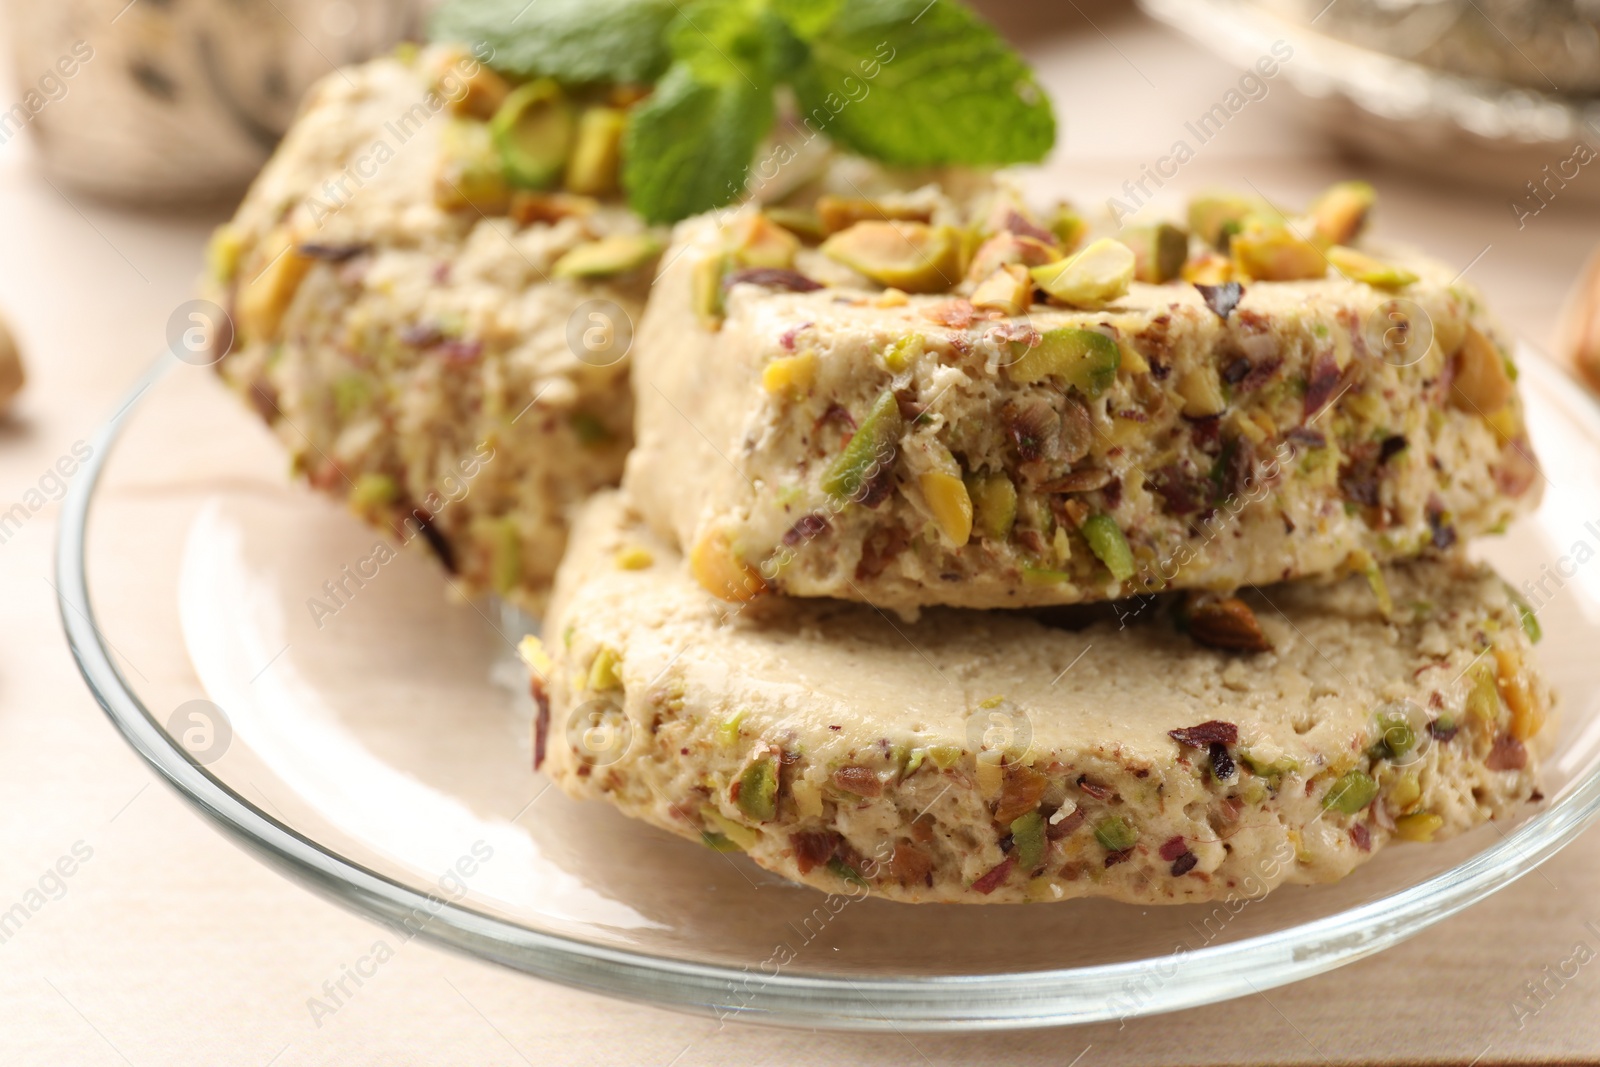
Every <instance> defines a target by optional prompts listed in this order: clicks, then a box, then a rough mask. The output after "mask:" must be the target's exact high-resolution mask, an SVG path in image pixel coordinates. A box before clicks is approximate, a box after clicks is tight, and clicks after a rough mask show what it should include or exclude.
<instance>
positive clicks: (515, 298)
mask: <svg viewBox="0 0 1600 1067" xmlns="http://www.w3.org/2000/svg"><path fill="white" fill-rule="evenodd" d="M636 95H637V94H632V96H636ZM631 98H632V97H631V96H630V94H627V93H618V92H615V91H610V90H606V89H604V88H597V89H593V90H586V91H585V92H584V93H582V94H575V93H567V92H565V91H563V90H562V89H561V88H560V87H558V86H556V85H555V84H554V83H552V82H547V81H541V82H531V83H528V84H527V85H524V86H520V87H514V86H512V85H511V84H509V83H508V82H506V81H504V80H503V79H501V77H500V76H499V75H497V74H496V73H495V72H493V71H492V70H490V69H489V68H488V67H486V66H483V65H482V64H480V63H479V62H478V61H477V60H476V59H475V58H474V57H473V56H472V55H471V54H469V53H467V52H466V51H464V50H462V49H455V48H449V47H441V46H436V47H431V48H428V49H426V50H423V51H420V52H414V51H413V52H408V53H405V54H401V55H397V56H395V57H391V58H385V59H378V60H375V61H373V62H370V63H367V64H364V65H361V66H356V67H350V68H346V69H343V70H340V71H338V72H335V73H333V74H330V75H329V76H328V77H326V78H325V79H323V81H322V82H321V83H319V84H318V85H317V86H316V87H315V88H314V89H313V90H312V92H311V94H310V96H309V98H308V99H307V101H306V103H305V105H304V109H303V111H302V114H301V115H300V117H299V119H298V120H297V122H296V123H295V125H294V127H293V128H292V129H291V130H290V131H289V133H288V135H287V136H286V137H285V138H284V140H283V143H282V144H281V145H280V147H279V148H278V150H277V153H276V154H275V155H274V157H273V158H272V160H271V162H269V163H268V164H267V166H266V168H265V170H263V172H262V173H261V175H260V177H259V178H258V179H257V180H256V182H255V184H254V186H253V187H252V188H251V190H250V191H249V193H248V195H247V196H246V197H245V199H244V202H243V203H242V204H241V205H240V207H239V209H238V213H237V214H236V216H235V217H234V219H233V220H232V221H231V222H230V223H228V224H227V225H225V226H223V227H222V228H221V229H220V230H219V231H218V233H217V235H216V237H215V239H214V241H213V243H212V254H211V265H210V271H209V280H208V292H209V294H210V295H211V296H212V298H213V299H215V300H216V301H217V302H218V303H220V304H222V305H223V306H224V307H225V308H226V309H227V310H228V312H229V314H230V316H231V317H232V320H233V323H234V326H235V331H236V337H235V339H234V344H233V348H232V351H231V352H230V353H229V354H228V355H227V356H226V357H225V359H224V360H223V362H222V364H221V370H222V373H223V375H224V377H225V378H226V379H227V380H228V381H229V382H231V383H232V384H234V385H235V386H236V387H237V388H238V389H239V390H240V391H241V392H243V393H244V394H245V395H246V397H247V398H248V399H249V400H250V402H251V403H252V404H253V405H254V406H255V407H256V408H257V409H258V410H259V412H260V413H261V415H262V416H263V417H264V418H265V419H266V420H267V421H268V422H269V423H270V424H271V425H272V427H273V428H274V429H275V430H276V431H277V433H278V435H279V436H280V437H281V438H282V440H283V441H284V443H285V445H286V446H287V447H288V449H289V450H290V452H291V453H292V455H293V462H294V465H295V467H296V469H297V470H298V471H300V472H302V473H303V474H304V475H305V476H306V477H307V478H308V479H309V480H310V482H311V483H312V484H313V485H315V486H316V487H318V488H319V489H322V490H325V491H327V492H329V493H331V494H334V495H336V496H339V497H342V498H345V499H347V500H349V502H350V503H351V505H352V506H353V507H354V508H355V509H356V510H357V511H359V512H360V513H362V514H363V515H365V516H367V517H368V518H370V519H371V520H372V521H374V522H375V523H378V524H380V525H382V526H385V527H391V528H393V529H394V530H395V531H396V532H397V533H400V534H402V535H403V536H405V537H406V539H407V540H409V541H412V542H414V543H416V544H418V545H423V544H426V545H428V546H430V547H431V548H432V549H433V550H434V551H435V552H436V553H437V554H438V555H439V557H440V558H441V560H442V562H443V563H444V565H445V566H446V567H447V568H449V569H450V570H451V571H453V572H455V575H456V579H455V581H456V584H457V585H458V586H459V587H461V588H462V590H463V591H464V592H469V593H474V592H479V591H484V590H495V591H498V592H500V593H502V594H506V595H508V596H511V597H513V598H515V599H519V600H522V601H523V602H524V603H527V604H529V605H530V606H537V603H538V601H539V600H540V599H541V597H542V595H543V593H544V591H545V588H546V586H547V583H548V580H549V578H550V575H551V572H552V571H553V569H554V567H555V562H556V560H557V559H559V557H560V554H561V550H562V547H563V545H564V544H565V541H566V526H567V523H566V512H567V510H568V508H569V507H570V506H572V505H573V504H574V503H576V502H577V501H580V500H582V499H583V498H585V497H586V496H587V495H588V494H589V493H591V492H592V491H594V490H595V489H597V488H600V487H602V486H606V485H611V484H615V483H616V481H617V480H618V479H619V478H620V476H621V473H622V462H623V457H624V455H625V454H626V452H627V450H628V447H629V446H630V444H631V443H632V421H633V404H632V396H631V394H630V392H629V389H628V385H627V369H628V368H627V354H628V351H629V348H630V346H631V341H632V335H633V327H634V324H635V323H636V322H637V320H638V317H639V314H640V312H641V309H642V307H643V301H644V296H645V293H646V292H647V290H648V288H649V283H650V278H651V273H652V271H653V268H654V265H655V261H656V258H657V256H658V254H659V252H660V248H661V239H662V237H664V236H665V234H664V232H663V233H659V234H658V233H656V232H653V231H651V230H648V229H646V228H645V227H644V226H643V225H642V223H640V222H639V221H638V220H637V219H636V218H635V217H634V216H633V215H631V214H630V213H629V212H628V211H627V210H626V209H625V207H624V206H623V205H622V203H621V202H620V200H618V199H617V197H616V195H615V193H616V166H617V161H616V133H617V131H618V130H619V129H620V126H619V123H620V121H621V118H622V117H623V116H624V115H625V109H626V107H627V106H628V104H629V102H630V99H631Z"/></svg>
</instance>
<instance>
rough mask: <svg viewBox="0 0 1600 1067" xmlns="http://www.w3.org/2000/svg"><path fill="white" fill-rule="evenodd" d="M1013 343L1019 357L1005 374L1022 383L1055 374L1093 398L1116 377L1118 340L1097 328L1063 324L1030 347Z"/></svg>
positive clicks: (1028, 382)
mask: <svg viewBox="0 0 1600 1067" xmlns="http://www.w3.org/2000/svg"><path fill="white" fill-rule="evenodd" d="M1014 344H1016V346H1017V348H1018V349H1021V350H1022V356H1021V357H1020V358H1019V359H1018V360H1017V361H1016V362H1015V363H1013V364H1011V366H1009V367H1007V368H1006V374H1007V376H1009V377H1010V379H1011V380H1012V381H1014V382H1019V383H1021V384H1024V385H1029V384H1032V383H1033V382H1038V381H1043V380H1044V379H1045V378H1048V377H1051V376H1054V377H1057V378H1060V379H1061V380H1062V381H1064V382H1066V383H1067V384H1068V385H1071V386H1076V387H1077V389H1078V391H1079V392H1081V393H1083V394H1084V395H1085V396H1088V397H1091V398H1092V397H1097V396H1099V395H1100V394H1101V393H1103V392H1105V391H1106V389H1107V388H1108V387H1110V385H1111V383H1112V382H1114V381H1116V380H1117V369H1118V368H1119V367H1121V366H1122V351H1121V349H1119V348H1118V347H1117V343H1116V342H1115V341H1113V340H1112V339H1111V338H1109V337H1107V336H1106V335H1105V334H1103V333H1100V332H1099V331H1097V330H1085V329H1081V328H1079V327H1076V326H1063V327H1061V328H1060V329H1055V330H1049V331H1047V332H1046V333H1045V334H1044V335H1043V336H1042V337H1040V338H1039V343H1038V344H1036V345H1034V346H1033V347H1032V348H1025V349H1024V348H1023V346H1022V345H1021V343H1020V342H1014Z"/></svg>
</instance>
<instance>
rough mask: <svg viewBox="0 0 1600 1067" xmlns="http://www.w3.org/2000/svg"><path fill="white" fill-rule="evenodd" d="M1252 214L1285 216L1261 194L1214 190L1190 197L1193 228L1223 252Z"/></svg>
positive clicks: (1263, 216)
mask: <svg viewBox="0 0 1600 1067" xmlns="http://www.w3.org/2000/svg"><path fill="white" fill-rule="evenodd" d="M1252 218H1259V219H1265V220H1270V221H1277V220H1279V219H1281V218H1282V216H1281V215H1280V214H1278V210H1277V209H1276V208H1274V207H1273V206H1272V205H1271V204H1269V203H1267V202H1266V201H1265V200H1263V199H1262V198H1261V197H1259V196H1239V195H1237V194H1234V193H1215V192H1213V193H1202V194H1201V195H1199V196H1197V197H1195V198H1194V199H1193V200H1190V201H1189V229H1190V230H1191V231H1192V232H1193V233H1195V234H1197V235H1198V236H1199V237H1200V239H1201V240H1203V241H1205V242H1206V243H1207V244H1209V245H1210V246H1211V247H1213V248H1215V249H1216V250H1217V251H1219V252H1226V251H1228V245H1229V242H1230V239H1231V238H1232V236H1233V235H1234V234H1236V233H1238V232H1239V231H1240V230H1242V229H1243V228H1244V224H1245V222H1246V220H1248V219H1252Z"/></svg>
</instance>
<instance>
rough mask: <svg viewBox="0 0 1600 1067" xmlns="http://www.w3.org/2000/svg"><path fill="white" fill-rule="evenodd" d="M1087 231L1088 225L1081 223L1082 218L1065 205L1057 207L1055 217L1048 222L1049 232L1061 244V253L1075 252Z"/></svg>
mask: <svg viewBox="0 0 1600 1067" xmlns="http://www.w3.org/2000/svg"><path fill="white" fill-rule="evenodd" d="M1088 231H1089V224H1088V223H1087V222H1085V221H1083V216H1082V215H1080V214H1078V213H1077V212H1076V211H1074V210H1073V209H1072V208H1071V207H1070V206H1069V205H1067V204H1062V205H1061V206H1060V207H1058V208H1057V209H1056V214H1055V217H1054V218H1053V219H1051V220H1050V232H1051V233H1053V234H1055V235H1056V240H1058V241H1060V242H1061V250H1062V252H1073V251H1075V250H1076V249H1077V247H1078V245H1079V244H1081V243H1082V242H1083V235H1084V234H1085V233H1087V232H1088Z"/></svg>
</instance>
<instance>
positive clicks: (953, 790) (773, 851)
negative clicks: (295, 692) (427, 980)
mask: <svg viewBox="0 0 1600 1067" xmlns="http://www.w3.org/2000/svg"><path fill="white" fill-rule="evenodd" d="M1375 581H1376V582H1378V583H1379V584H1378V585H1377V586H1376V588H1375V587H1374V585H1372V584H1369V583H1368V581H1366V580H1364V579H1361V578H1350V579H1345V580H1341V581H1336V582H1331V583H1315V582H1299V583H1293V584H1289V585H1281V586H1271V587H1266V588H1264V589H1262V590H1260V591H1254V592H1249V593H1244V594H1240V595H1239V596H1237V597H1216V596H1189V597H1183V596H1168V597H1166V598H1156V599H1150V600H1147V601H1135V602H1130V603H1127V604H1122V605H1118V606H1117V610H1118V612H1120V614H1121V618H1118V617H1116V616H1114V615H1113V614H1112V612H1111V609H1110V608H1108V607H1101V608H1095V609H1090V608H1083V607H1079V608H1072V609H1060V608H1057V609H1051V611H1052V613H1053V614H1048V613H1047V614H1045V615H1040V616H1037V617H1035V616H1032V615H1030V614H1028V613H1026V612H976V611H963V610H956V609H933V610H929V611H927V612H925V613H923V615H922V617H921V618H920V619H919V620H918V621H917V622H915V623H910V624H906V623H902V622H898V621H896V620H894V619H893V617H892V616H888V615H885V614H883V613H881V612H878V611H875V610H874V609H872V608H870V607H867V606H865V605H859V604H849V603H844V602H840V601H832V600H792V599H787V598H781V597H771V598H767V599H764V600H760V601H755V602H752V603H749V604H743V605H730V604H728V603H726V602H724V601H720V600H718V599H716V598H713V597H712V596H710V595H709V594H708V593H706V591H705V590H704V589H703V588H701V587H700V585H699V583H697V582H696V581H695V580H694V579H693V578H692V577H691V576H690V575H689V573H688V571H687V568H686V566H685V561H684V560H683V559H682V557H681V556H680V555H679V554H678V553H676V552H674V551H673V550H672V549H671V548H670V547H669V546H668V545H666V544H665V543H664V542H663V541H662V540H661V539H660V538H658V537H656V536H655V535H654V534H652V533H651V532H650V531H649V529H648V527H647V526H646V525H645V524H644V523H643V522H642V521H640V520H639V519H638V518H636V517H635V516H634V515H632V514H631V513H630V511H629V509H628V506H627V505H626V504H625V502H624V500H623V499H622V498H620V497H619V496H617V495H615V494H609V493H608V494H605V495H603V496H601V497H600V498H598V499H597V500H596V501H594V502H593V503H591V504H590V505H589V506H588V508H587V510H586V511H585V512H584V514H583V515H582V517H581V518H580V520H579V521H578V524H577V527H576V529H575V532H574V536H573V548H572V550H571V552H570V554H569V556H568V559H567V561H566V562H565V563H564V564H563V566H562V569H561V572H560V574H559V576H558V578H557V582H556V589H555V593H554V596H553V599H552V606H551V611H550V614H549V616H548V619H547V622H546V631H545V632H546V638H545V641H544V644H543V645H542V646H541V645H540V644H539V642H538V641H537V640H535V639H530V640H529V641H528V642H527V643H526V644H525V646H524V656H525V658H526V659H527V660H528V661H529V663H530V665H531V666H532V668H533V688H534V693H535V697H536V698H537V700H538V703H539V712H538V716H537V719H536V723H535V739H534V740H535V757H536V760H537V761H538V762H539V763H540V764H541V765H542V769H543V770H544V771H545V773H547V774H549V775H550V776H551V777H552V778H553V779H554V780H555V781H557V782H559V783H560V784H561V785H562V787H563V788H565V789H566V790H567V791H568V792H569V793H571V794H572V795H574V796H576V797H583V798H596V799H604V800H608V801H610V802H611V803H612V804H615V805H616V806H617V807H618V808H619V809H621V810H622V811H623V812H625V813H627V814H629V815H631V816H634V817H636V818H640V819H643V820H645V821H647V822H650V823H653V824H655V825H656V826H659V827H663V828H665V829H667V830H669V831H672V832H673V833H676V834H680V835H683V836H686V837H689V838H693V839H696V840H699V841H703V842H704V843H706V844H707V845H709V846H711V847H713V848H717V849H726V850H737V851H742V852H744V853H746V854H747V855H748V856H749V857H750V858H751V859H753V860H754V861H755V862H756V863H758V864H760V865H761V866H763V867H765V868H768V869H770V870H772V871H775V872H777V873H779V874H781V875H784V876H785V877H788V878H791V879H794V880H796V881H800V882H804V883H807V884H810V885H813V886H816V887H817V888H820V889H824V890H829V891H841V890H843V889H845V888H846V887H847V885H849V884H857V885H860V884H864V885H867V886H870V887H871V889H872V891H873V892H875V893H877V894H879V895H881V896H883V897H885V898H888V899H893V900H901V901H912V902H917V901H942V902H963V903H1001V902H1017V901H1047V900H1061V899H1066V898H1070V897H1083V896H1104V897H1111V898H1115V899H1118V900H1123V901H1128V902H1132V903H1139V904H1154V903H1175V902H1184V901H1200V900H1208V899H1215V898H1224V897H1227V896H1229V895H1230V894H1237V893H1239V892H1241V891H1242V890H1241V889H1240V887H1241V886H1249V887H1252V888H1251V889H1250V891H1251V892H1256V891H1258V890H1257V889H1256V888H1254V887H1255V886H1256V885H1257V883H1260V884H1262V885H1265V886H1266V887H1269V888H1270V887H1272V886H1276V885H1279V884H1282V883H1285V882H1292V883H1313V882H1327V881H1331V880H1334V879H1337V878H1340V877H1343V876H1344V875H1346V874H1348V873H1349V872H1350V871H1351V870H1352V869H1353V868H1355V867H1356V866H1357V865H1359V864H1361V863H1363V862H1365V861H1366V860H1368V859H1370V858H1371V857H1372V855H1373V854H1374V853H1376V852H1377V851H1378V850H1379V849H1380V848H1383V847H1384V846H1385V845H1387V844H1389V843H1390V842H1391V841H1394V840H1397V839H1398V840H1401V841H1416V842H1425V841H1432V840H1437V839H1441V838H1444V837H1446V836H1448V835H1451V834H1455V833H1458V832H1460V831H1462V830H1465V829H1467V828H1469V827H1471V826H1474V825H1476V824H1478V823H1481V822H1483V821H1485V820H1487V819H1494V818H1500V817H1504V816H1507V815H1509V814H1511V813H1512V812H1514V811H1516V810H1517V808H1518V806H1519V805H1521V804H1523V803H1525V802H1527V801H1528V800H1529V799H1530V798H1532V797H1535V795H1536V794H1535V783H1536V769H1537V762H1538V759H1537V757H1538V755H1539V750H1540V748H1541V744H1542V742H1543V741H1544V739H1545V737H1546V736H1547V735H1548V734H1549V733H1551V732H1552V731H1551V730H1550V729H1549V727H1548V725H1547V722H1548V719H1549V713H1550V708H1551V694H1550V690H1549V688H1548V686H1547V685H1546V683H1545V681H1544V679H1543V678H1542V677H1541V675H1540V673H1539V671H1538V668H1537V666H1536V664H1535V662H1534V658H1533V649H1532V647H1531V646H1532V642H1531V640H1530V637H1529V634H1528V633H1527V632H1525V630H1524V623H1523V621H1522V615H1521V611H1520V609H1519V606H1518V604H1517V602H1516V601H1515V600H1514V599H1513V598H1512V597H1511V595H1510V594H1508V592H1507V591H1506V588H1505V587H1504V585H1503V584H1502V583H1501V582H1500V580H1499V579H1497V578H1496V577H1495V575H1494V574H1493V573H1491V572H1490V571H1489V570H1488V569H1487V568H1484V567H1480V566H1477V565H1474V564H1471V563H1468V562H1466V561H1465V560H1464V559H1462V558H1460V557H1459V556H1457V555H1449V556H1444V557H1441V558H1437V559H1430V560H1424V561H1417V562H1411V563H1406V564H1401V565H1396V566H1391V567H1384V568H1382V569H1381V570H1378V571H1377V572H1375ZM1380 591H1381V593H1382V595H1381V596H1380V595H1379V592H1380ZM1063 611H1069V612H1072V613H1074V616H1075V617H1072V618H1063V617H1059V616H1060V614H1061V613H1062V612H1063ZM1386 612H1387V613H1386ZM1076 616H1082V617H1076ZM1091 616H1093V617H1091ZM1529 629H1533V627H1532V626H1531V624H1530V625H1529Z"/></svg>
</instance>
